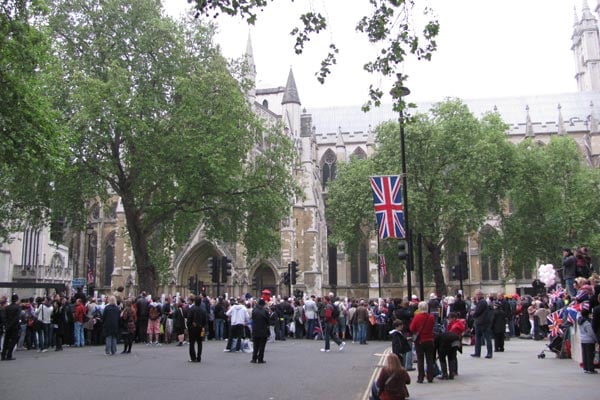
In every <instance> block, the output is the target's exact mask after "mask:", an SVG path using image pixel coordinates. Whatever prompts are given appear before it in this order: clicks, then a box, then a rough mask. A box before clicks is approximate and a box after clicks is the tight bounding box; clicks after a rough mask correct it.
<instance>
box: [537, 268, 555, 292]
mask: <svg viewBox="0 0 600 400" xmlns="http://www.w3.org/2000/svg"><path fill="white" fill-rule="evenodd" d="M537 275H538V278H539V280H540V281H541V282H543V283H544V284H545V285H546V287H550V286H552V285H554V284H555V283H556V271H554V266H553V265H552V264H542V265H540V266H539V267H538V272H537Z"/></svg>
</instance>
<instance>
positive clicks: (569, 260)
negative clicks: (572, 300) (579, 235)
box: [562, 247, 577, 297]
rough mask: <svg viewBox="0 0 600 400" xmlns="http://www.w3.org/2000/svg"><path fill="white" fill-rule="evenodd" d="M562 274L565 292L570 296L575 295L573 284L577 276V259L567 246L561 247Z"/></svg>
mask: <svg viewBox="0 0 600 400" xmlns="http://www.w3.org/2000/svg"><path fill="white" fill-rule="evenodd" d="M562 275H563V280H564V282H565V286H566V287H567V292H568V293H569V295H570V296H571V297H575V295H576V294H577V292H576V290H575V286H574V283H575V278H576V277H577V260H576V259H575V256H574V255H573V252H572V251H571V249H569V248H568V247H564V248H563V261H562Z"/></svg>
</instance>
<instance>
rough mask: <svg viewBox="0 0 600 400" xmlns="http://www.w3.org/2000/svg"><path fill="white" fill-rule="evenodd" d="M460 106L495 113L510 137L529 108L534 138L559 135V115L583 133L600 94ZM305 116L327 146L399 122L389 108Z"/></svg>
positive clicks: (421, 107) (424, 107)
mask: <svg viewBox="0 0 600 400" xmlns="http://www.w3.org/2000/svg"><path fill="white" fill-rule="evenodd" d="M407 101H409V102H410V98H407ZM463 102H464V103H465V104H466V105H467V106H468V107H469V110H471V112H472V113H473V114H474V115H475V116H476V117H481V116H482V115H483V114H485V113H487V112H493V111H497V112H498V113H499V114H500V116H501V117H502V119H503V120H504V122H505V123H507V124H508V125H509V132H508V134H509V135H511V134H512V135H522V134H525V132H526V129H527V107H529V115H530V118H531V127H532V128H533V132H534V134H535V133H547V132H555V133H556V132H558V128H559V115H561V114H562V116H563V117H564V119H565V125H566V126H565V129H566V130H567V131H573V130H582V129H586V126H587V121H588V119H589V116H590V114H591V113H592V105H593V113H594V117H595V118H598V117H599V116H600V92H575V93H564V94H555V95H541V96H522V97H504V98H489V99H471V100H463ZM433 104H434V103H432V102H420V103H417V104H416V105H417V109H416V110H414V109H410V110H408V113H409V114H414V113H416V112H428V111H429V110H430V109H431V107H432V105H433ZM559 106H560V107H561V109H560V111H559ZM307 112H308V113H309V114H311V115H312V121H313V126H314V127H315V133H316V135H317V141H318V142H330V141H331V140H332V139H333V140H334V142H335V138H336V136H337V133H338V132H339V131H341V132H343V133H344V134H345V137H344V140H345V141H348V138H349V137H353V138H355V139H356V140H357V141H360V140H363V139H364V140H366V138H367V137H368V132H369V126H371V127H372V128H374V127H376V126H377V125H379V124H380V123H382V122H386V121H390V120H394V121H397V120H398V113H396V112H394V111H393V110H392V106H391V105H390V104H386V105H382V106H381V107H374V108H372V109H371V111H369V112H367V113H364V112H363V111H361V108H360V106H347V107H324V108H312V109H311V108H308V109H307ZM363 137H364V138H363Z"/></svg>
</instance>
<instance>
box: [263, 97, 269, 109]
mask: <svg viewBox="0 0 600 400" xmlns="http://www.w3.org/2000/svg"><path fill="white" fill-rule="evenodd" d="M262 105H263V107H264V108H267V109H268V108H269V102H268V101H267V100H266V99H265V100H263V102H262Z"/></svg>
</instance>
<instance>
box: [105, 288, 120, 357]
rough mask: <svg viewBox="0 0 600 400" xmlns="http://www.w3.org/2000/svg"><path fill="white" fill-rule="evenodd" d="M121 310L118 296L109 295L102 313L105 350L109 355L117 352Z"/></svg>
mask: <svg viewBox="0 0 600 400" xmlns="http://www.w3.org/2000/svg"><path fill="white" fill-rule="evenodd" d="M120 317H121V311H120V310H119V307H117V298H116V297H115V296H109V298H108V305H107V306H106V307H104V312H103V313H102V334H103V335H104V340H105V347H104V352H105V353H106V355H107V356H114V355H115V353H116V352H117V337H118V336H119V319H120Z"/></svg>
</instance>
